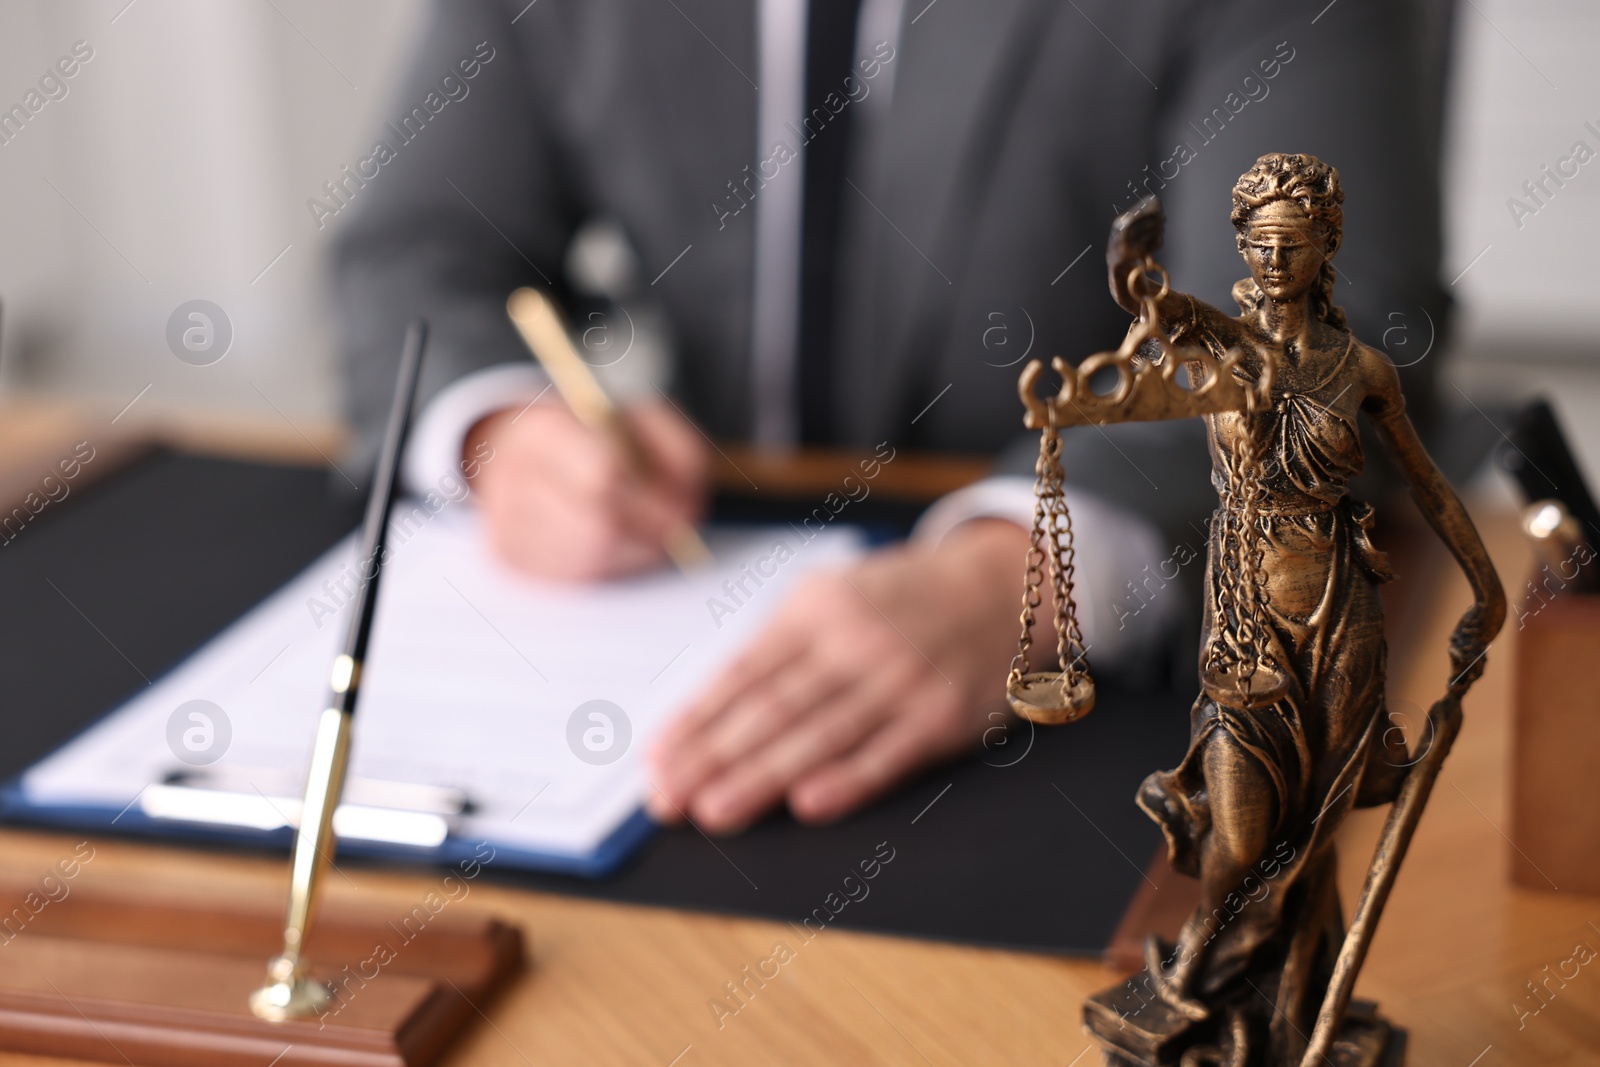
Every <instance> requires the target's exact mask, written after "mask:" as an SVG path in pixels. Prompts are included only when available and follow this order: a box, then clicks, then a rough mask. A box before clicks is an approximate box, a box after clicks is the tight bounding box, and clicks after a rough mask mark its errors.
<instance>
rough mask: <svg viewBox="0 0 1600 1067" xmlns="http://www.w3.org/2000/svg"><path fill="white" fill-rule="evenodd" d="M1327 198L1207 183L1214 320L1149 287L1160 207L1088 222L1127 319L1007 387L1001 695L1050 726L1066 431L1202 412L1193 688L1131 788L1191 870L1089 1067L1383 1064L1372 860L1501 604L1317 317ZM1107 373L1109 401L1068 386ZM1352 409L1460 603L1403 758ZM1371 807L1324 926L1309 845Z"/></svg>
mask: <svg viewBox="0 0 1600 1067" xmlns="http://www.w3.org/2000/svg"><path fill="white" fill-rule="evenodd" d="M1343 199H1344V193H1343V190H1342V189H1341V188H1340V186H1339V175H1338V172H1337V171H1336V170H1335V169H1334V168H1333V167H1331V166H1328V165H1327V164H1325V163H1322V162H1321V161H1319V160H1317V159H1315V158H1314V157H1311V156H1307V155H1289V154H1278V153H1274V154H1271V155H1266V156H1262V157H1261V158H1260V159H1259V160H1258V161H1257V162H1256V164H1255V166H1253V167H1252V168H1251V169H1250V170H1249V171H1247V172H1246V173H1245V174H1244V175H1243V176H1242V177H1240V179H1239V181H1238V183H1237V184H1236V185H1235V186H1234V189H1233V213H1232V221H1233V224H1234V227H1235V229H1236V230H1237V232H1238V243H1239V251H1240V253H1241V254H1242V255H1243V256H1244V259H1245V262H1246V264H1247V265H1248V266H1249V269H1250V277H1249V278H1246V279H1244V280H1243V281H1240V282H1238V283H1237V284H1236V285H1235V286H1234V289H1233V296H1234V299H1235V301H1236V302H1237V303H1238V305H1239V308H1240V314H1239V315H1238V317H1231V316H1228V315H1226V314H1224V313H1223V312H1222V311H1220V310H1218V309H1217V308H1214V307H1212V306H1210V305H1209V304H1206V303H1205V302H1204V301H1201V300H1197V299H1195V298H1194V297H1192V296H1188V295H1186V294H1183V293H1179V292H1174V291H1172V290H1171V289H1170V288H1169V286H1168V284H1167V279H1166V275H1165V272H1164V271H1162V270H1161V268H1160V267H1159V266H1158V265H1157V264H1156V262H1155V260H1154V258H1153V256H1154V253H1155V252H1156V250H1157V249H1158V248H1159V246H1160V243H1161V226H1162V215H1161V209H1160V206H1159V204H1157V203H1156V202H1155V201H1154V200H1149V201H1146V202H1145V203H1143V204H1141V205H1139V206H1138V207H1136V208H1134V209H1133V210H1131V211H1129V212H1127V213H1126V214H1124V215H1122V216H1120V217H1119V218H1118V219H1117V220H1116V222H1115V223H1114V224H1113V226H1112V230H1111V239H1110V243H1109V247H1108V249H1107V253H1106V258H1107V265H1108V268H1109V271H1110V282H1111V292H1112V295H1113V296H1114V297H1115V299H1116V301H1117V303H1118V304H1120V305H1121V306H1122V307H1123V308H1125V309H1127V310H1128V311H1129V312H1132V313H1134V314H1135V315H1137V316H1138V318H1137V320H1136V321H1135V323H1134V325H1133V327H1132V329H1131V330H1130V332H1129V335H1128V338H1127V340H1125V341H1124V343H1123V345H1122V346H1121V348H1120V349H1119V350H1118V351H1116V352H1113V353H1102V354H1099V355H1095V356H1091V357H1090V358H1089V359H1087V360H1085V361H1084V362H1083V363H1082V364H1080V365H1079V366H1078V367H1076V368H1074V367H1071V366H1069V365H1067V364H1066V363H1064V362H1063V361H1062V360H1060V359H1059V358H1057V359H1056V360H1055V361H1054V363H1053V366H1054V368H1055V370H1056V371H1057V373H1059V374H1060V375H1061V377H1062V381H1063V384H1062V386H1061V388H1060V390H1059V391H1058V392H1057V393H1055V394H1054V395H1052V396H1050V397H1047V398H1043V399H1041V398H1039V397H1038V396H1037V395H1036V394H1035V389H1034V386H1035V383H1036V382H1037V379H1038V377H1039V373H1040V371H1041V369H1042V368H1041V367H1040V366H1039V364H1038V362H1037V361H1034V362H1033V363H1031V364H1030V365H1029V366H1028V368H1027V369H1026V370H1025V371H1024V373H1023V375H1022V380H1021V382H1020V383H1019V390H1020V393H1021V395H1022V399H1023V402H1024V405H1025V406H1026V408H1027V416H1026V419H1025V423H1026V424H1027V425H1028V427H1029V428H1030V429H1034V430H1038V431H1039V432H1040V440H1041V447H1040V458H1039V464H1038V467H1037V472H1038V508H1037V511H1036V522H1035V530H1034V537H1033V542H1032V549H1031V550H1030V553H1029V557H1028V569H1027V579H1026V591H1025V594H1024V606H1023V613H1022V614H1023V637H1022V641H1021V647H1020V648H1019V651H1018V657H1017V659H1016V660H1015V661H1014V663H1013V666H1012V671H1011V675H1010V677H1009V678H1008V680H1007V681H1008V684H1007V693H1008V697H1009V698H1010V702H1011V704H1012V706H1013V708H1015V709H1016V710H1017V711H1018V713H1019V714H1021V715H1023V716H1024V717H1027V718H1029V719H1032V720H1033V721H1036V722H1066V721H1070V720H1071V719H1073V718H1076V717H1078V716H1080V715H1082V714H1085V713H1086V712H1087V711H1088V710H1089V709H1090V707H1092V705H1093V700H1094V690H1093V682H1092V681H1091V680H1090V679H1089V676H1088V668H1087V666H1086V664H1085V663H1084V662H1083V657H1082V654H1081V653H1082V651H1083V650H1082V648H1081V640H1080V637H1079V634H1078V632H1077V623H1076V619H1075V612H1074V605H1073V603H1072V592H1073V590H1072V585H1073V582H1072V578H1073V562H1074V561H1073V554H1072V543H1071V520H1070V516H1069V515H1067V513H1066V507H1065V503H1064V500H1063V497H1062V493H1061V484H1062V471H1061V466H1060V438H1059V433H1060V431H1062V430H1063V429H1065V428H1067V427H1070V426H1073V425H1105V424H1107V423H1111V422H1124V421H1138V420H1149V419H1163V418H1181V417H1190V416H1195V415H1198V416H1200V417H1202V418H1203V419H1204V420H1205V423H1206V427H1207V431H1208V438H1209V444H1210V453H1211V460H1212V481H1213V483H1214V485H1215V488H1216V490H1217V494H1218V498H1219V506H1218V508H1217V510H1216V512H1215V514H1214V516H1213V519H1212V522H1211V529H1210V535H1209V556H1208V561H1207V566H1206V574H1205V606H1204V612H1205V614H1204V619H1203V624H1202V633H1201V651H1200V695H1199V697H1198V698H1197V699H1196V701H1195V703H1194V706H1193V709H1192V711H1191V713H1190V742H1189V750H1188V753H1187V754H1186V755H1185V756H1184V758H1183V761H1182V762H1181V763H1180V764H1179V765H1178V767H1177V768H1176V769H1175V770H1171V771H1163V772H1158V773H1155V774H1152V775H1151V776H1150V777H1149V778H1147V779H1146V780H1145V782H1144V784H1143V785H1142V786H1141V788H1140V790H1139V794H1138V803H1139V806H1140V807H1142V808H1143V809H1144V810H1145V811H1146V812H1147V813H1149V815H1150V816H1151V818H1153V819H1154V820H1155V821H1156V822H1157V823H1158V824H1159V825H1160V827H1161V830H1162V832H1163V834H1164V835H1165V836H1166V839H1167V844H1168V850H1169V856H1170V859H1171V862H1172V866H1173V867H1174V868H1175V869H1176V870H1178V871H1180V872H1182V873H1184V874H1188V875H1191V876H1194V877H1197V878H1199V880H1200V891H1201V900H1200V904H1199V907H1198V908H1196V910H1195V912H1194V913H1193V914H1192V915H1191V916H1190V917H1189V919H1188V920H1187V922H1186V923H1185V924H1184V926H1183V929H1182V931H1181V932H1180V933H1179V935H1178V939H1177V943H1176V944H1166V943H1163V942H1161V941H1160V940H1159V939H1157V938H1155V937H1153V936H1152V937H1151V938H1150V940H1149V943H1148V944H1147V946H1146V966H1145V970H1144V971H1143V972H1141V973H1140V974H1139V975H1136V976H1135V977H1134V978H1133V979H1132V980H1130V981H1128V982H1126V983H1124V984H1122V985H1118V986H1114V987H1112V988H1110V989H1107V990H1104V991H1102V992H1100V993H1098V994H1096V995H1094V996H1093V997H1091V998H1090V999H1089V1000H1088V1002H1087V1003H1086V1005H1085V1008H1084V1017H1085V1023H1086V1025H1087V1026H1088V1028H1089V1030H1090V1032H1091V1033H1093V1034H1094V1035H1095V1036H1096V1037H1097V1038H1098V1039H1099V1040H1100V1041H1101V1043H1102V1045H1103V1046H1104V1052H1105V1057H1106V1062H1107V1063H1108V1064H1111V1065H1113V1067H1126V1065H1134V1064H1147V1065H1152V1067H1154V1065H1168V1064H1171V1065H1181V1067H1202V1065H1221V1064H1227V1065H1231V1067H1267V1065H1271V1067H1280V1065H1283V1067H1288V1065H1298V1067H1313V1065H1319V1064H1325V1065H1334V1067H1345V1065H1354V1064H1363V1065H1375V1064H1397V1063H1399V1062H1400V1061H1401V1059H1402V1058H1403V1055H1404V1039H1403V1036H1401V1032H1400V1031H1398V1030H1396V1029H1395V1028H1394V1027H1392V1026H1390V1024H1388V1023H1387V1022H1386V1021H1385V1020H1383V1019H1382V1018H1380V1017H1379V1016H1378V1015H1377V1014H1376V1011H1375V1009H1374V1008H1373V1007H1372V1005H1370V1004H1363V1003H1356V1004H1354V1005H1352V1003H1351V1000H1350V994H1351V989H1352V987H1353V985H1354V981H1355V976H1356V973H1357V971H1358V970H1359V969H1360V966H1361V962H1362V960H1363V958H1364V956H1365V953H1366V949H1367V946H1368V945H1369V944H1370V941H1371V937H1372V932H1373V928H1374V926H1375V924H1376V922H1377V919H1378V915H1379V913H1380V912H1381V910H1382V908H1383V904H1384V901H1385V900H1386V899H1387V896H1388V892H1389V889H1390V887H1391V886H1392V885H1393V880H1394V876H1395V873H1396V870H1397V868H1398V866H1399V864H1400V861H1401V859H1402V857H1403V855H1404V853H1405V849H1406V847H1407V845H1408V844H1409V842H1410V838H1411V835H1412V832H1413V831H1414V829H1415V827H1416V823H1417V819H1418V818H1419V817H1420V815H1421V813H1422V808H1423V806H1424V805H1425V804H1426V802H1427V797H1428V793H1429V790H1430V789H1431V787H1432V785H1433V782H1434V779H1435V778H1436V777H1437V774H1438V769H1439V765H1440V763H1441V762H1442V761H1443V759H1444V757H1445V755H1446V753H1447V752H1448V750H1449V747H1450V744H1451V741H1452V740H1453V738H1454V736H1455V733H1456V731H1457V730H1458V729H1459V726H1460V720H1461V708H1460V701H1461V696H1462V695H1463V694H1464V693H1465V692H1466V690H1467V688H1468V687H1469V686H1470V685H1471V684H1472V683H1473V682H1474V681H1475V680H1476V679H1477V678H1478V676H1479V675H1480V674H1481V673H1482V671H1483V665H1484V654H1485V651H1486V649H1487V646H1488V643H1489V641H1490V640H1491V639H1492V638H1493V637H1494V635H1495V634H1496V633H1497V632H1498V631H1499V629H1500V626H1501V623H1502V622H1503V621H1504V618H1505V597H1504V594H1503V592H1502V590H1501V587H1500V582H1499V579H1498V577H1497V576H1496V574H1495V571H1494V568H1493V566H1492V565H1491V564H1490V561H1489V557H1488V554H1487V553H1486V552H1485V551H1484V548H1483V543H1482V541H1481V540H1480V539H1479V537H1478V534H1477V531H1476V530H1475V529H1474V528H1473V525H1472V522H1471V520H1470V519H1469V518H1468V517H1467V513H1466V511H1465V509H1464V508H1463V507H1462V506H1461V503H1460V501H1459V500H1458V499H1457V498H1456V495H1455V493H1454V492H1452V490H1451V488H1450V486H1449V484H1448V483H1447V482H1446V481H1445V479H1444V477H1443V476H1442V475H1441V474H1440V473H1439V471H1438V468H1437V467H1435V466H1434V464H1433V461H1432V460H1431V459H1430V458H1429V457H1428V454H1427V452H1426V451H1425V450H1424V449H1423V446H1422V443H1421V441H1420V440H1419V439H1418V437H1417V433H1416V430H1415V429H1414V428H1413V427H1412V424H1411V421H1410V419H1409V418H1408V417H1407V416H1406V411H1405V400H1404V398H1403V397H1402V395H1401V392H1400V382H1399V378H1398V376H1397V374H1396V372H1395V369H1394V366H1393V365H1392V364H1391V363H1390V361H1389V360H1388V359H1387V358H1386V357H1385V356H1384V355H1383V354H1381V353H1379V352H1377V351H1375V350H1374V349H1372V348H1369V347H1368V346H1366V345H1364V344H1362V343H1361V342H1360V341H1358V340H1356V338H1355V337H1354V336H1352V335H1351V333H1350V330H1349V328H1348V326H1347V324H1346V321H1345V316H1344V312H1343V311H1342V310H1340V309H1339V308H1338V307H1336V306H1335V305H1334V303H1333V283H1334V277H1335V275H1334V269H1333V264H1332V259H1333V256H1334V254H1335V253H1336V252H1337V251H1338V248H1339V242H1340V237H1341V228H1342V223H1343V211H1342V209H1341V207H1340V204H1341V202H1342V201H1343ZM1107 368H1109V369H1110V370H1111V371H1114V372H1115V374H1116V376H1117V378H1118V380H1117V382H1116V384H1115V386H1114V387H1113V388H1112V389H1111V391H1110V392H1109V393H1106V392H1100V391H1096V390H1094V389H1091V387H1090V380H1091V379H1092V378H1094V377H1095V376H1096V375H1097V374H1100V375H1102V376H1103V375H1104V373H1105V372H1106V370H1107ZM1360 414H1365V415H1366V416H1367V417H1368V418H1369V419H1370V420H1371V421H1372V423H1373V425H1374V426H1375V427H1376V429H1377V431H1378V435H1379V437H1380V439H1381V440H1382V441H1383V443H1384V445H1385V446H1386V448H1387V449H1388V451H1389V452H1390V453H1391V454H1392V455H1393V457H1394V459H1395V460H1396V461H1397V464H1398V466H1399V468H1400V470H1401V472H1402V473H1403V474H1404V476H1405V478H1406V480H1407V481H1408V483H1409V485H1410V488H1411V490H1412V494H1413V496H1414V497H1415V499H1416V501H1417V503H1418V505H1419V506H1420V508H1421V510H1422V513H1423V515H1424V516H1425V517H1426V519H1427V521H1428V523H1429V524H1430V525H1431V526H1432V528H1433V529H1434V531H1435V532H1436V533H1437V534H1438V535H1439V537H1440V538H1441V539H1442V540H1443V541H1444V543H1445V544H1446V546H1447V547H1448V548H1449V549H1450V551H1451V553H1452V554H1453V555H1454V556H1455V558H1456V560H1457V561H1458V562H1459V563H1460V565H1461V568H1462V570H1463V571H1464V572H1465V573H1466V576H1467V580H1468V582H1469V583H1470V585H1471V588H1472V591H1473V595H1474V598H1475V602H1474V604H1473V605H1472V607H1471V608H1470V609H1469V610H1468V611H1467V612H1466V614H1465V615H1463V616H1462V618H1461V621H1460V623H1459V624H1458V625H1457V627H1456V629H1455V632H1454V634H1453V636H1452V638H1451V644H1450V656H1451V678H1450V680H1449V683H1448V686H1447V689H1446V693H1445V696H1444V697H1443V698H1441V699H1440V700H1439V701H1438V702H1437V703H1436V704H1435V705H1434V706H1433V708H1432V709H1431V711H1430V712H1429V722H1428V724H1427V728H1426V729H1425V730H1424V731H1423V732H1422V739H1423V740H1422V741H1419V743H1418V745H1417V746H1416V750H1415V751H1410V752H1408V751H1407V749H1406V745H1405V742H1404V740H1403V738H1401V737H1400V734H1399V731H1396V730H1392V729H1389V728H1387V725H1388V724H1387V720H1386V719H1385V715H1384V712H1385V701H1384V664H1385V643H1384V636H1383V613H1382V606H1381V604H1380V602H1379V597H1378V587H1379V585H1381V584H1382V583H1383V582H1385V581H1387V580H1389V579H1390V578H1391V577H1392V576H1391V575H1390V573H1389V571H1388V566H1387V562H1386V560H1385V557H1384V555H1383V553H1381V552H1379V551H1378V550H1377V549H1376V548H1375V547H1374V546H1373V544H1372V542H1371V540H1370V539H1369V536H1368V535H1369V531H1370V530H1371V528H1372V524H1373V512H1372V508H1371V507H1370V506H1369V505H1367V504H1365V503H1362V502H1360V501H1357V500H1356V499H1354V498H1353V497H1351V496H1350V494H1349V492H1348V490H1347V485H1348V483H1349V480H1350V479H1351V478H1352V477H1353V476H1355V475H1356V474H1357V473H1358V472H1359V471H1360V470H1361V468H1362V463H1363V457H1362V449H1361V439H1360V435H1359V433H1358V427H1357V417H1358V415H1360ZM1047 573H1048V576H1049V579H1050V584H1051V587H1052V591H1053V594H1054V595H1053V598H1052V599H1053V600H1054V616H1055V624H1056V633H1057V649H1056V652H1057V660H1058V663H1057V670H1054V671H1047V672H1029V669H1028V668H1029V663H1028V661H1029V647H1028V646H1029V644H1030V634H1029V631H1030V628H1031V626H1032V623H1033V616H1034V612H1035V610H1037V609H1039V608H1040V607H1041V605H1042V603H1043V600H1044V598H1043V595H1042V592H1043V589H1042V587H1043V585H1044V583H1045V578H1046V574H1047ZM1379 805H1390V812H1389V817H1388V820H1387V822H1386V824H1385V827H1384V831H1383V835H1382V838H1381V840H1380V843H1379V846H1378V849H1377V852H1376V854H1375V856H1374V859H1373V861H1372V864H1371V867H1370V868H1369V871H1368V876H1367V880H1366V884H1365V887H1364V888H1363V891H1362V894H1361V897H1360V898H1359V900H1358V902H1357V904H1356V906H1355V909H1354V911H1353V913H1352V915H1351V919H1350V922H1349V925H1348V927H1347V926H1346V923H1345V921H1344V916H1343V914H1342V911H1341V908H1340V905H1339V900H1338V894H1337V890H1336V886H1335V862H1336V859H1335V852H1334V833H1335V830H1336V829H1337V828H1338V826H1339V825H1340V823H1341V822H1343V820H1344V817H1345V816H1346V815H1347V814H1348V813H1349V812H1350V811H1351V810H1352V809H1353V808H1356V807H1368V806H1379Z"/></svg>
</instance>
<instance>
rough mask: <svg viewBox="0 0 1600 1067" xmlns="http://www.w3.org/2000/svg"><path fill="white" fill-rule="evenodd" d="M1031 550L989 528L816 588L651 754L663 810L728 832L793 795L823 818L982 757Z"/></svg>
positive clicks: (1019, 534) (1012, 534) (786, 610)
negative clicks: (921, 772) (971, 756)
mask: <svg viewBox="0 0 1600 1067" xmlns="http://www.w3.org/2000/svg"><path fill="white" fill-rule="evenodd" d="M1026 550H1027V533H1026V532H1025V531H1023V530H1022V529H1021V528H1019V527H1017V526H1014V525H1012V524H1010V523H1007V522H1002V521H998V520H981V521H977V522H971V523H967V524H965V525H963V526H960V527H958V528H957V529H956V530H954V531H953V532H952V533H951V534H950V535H949V536H948V537H947V538H946V539H945V540H944V542H943V543H942V544H941V545H940V546H939V547H938V548H937V549H932V548H927V547H923V546H906V547H896V548H891V549H886V550H884V551H881V552H877V553H875V554H873V555H872V556H870V557H869V558H868V559H866V560H865V561H863V562H862V563H860V564H858V565H856V566H854V567H852V568H849V569H847V570H843V571H837V572H833V573H829V574H822V575H816V576H813V577H811V578H809V579H807V580H806V582H805V583H804V584H803V585H802V586H801V587H800V588H798V589H797V590H796V591H795V594H794V595H793V596H792V597H791V598H790V600H789V601H788V603H786V604H784V605H783V606H782V607H781V608H780V609H779V611H778V614H777V616H776V617H775V618H774V619H773V621H772V622H771V623H770V624H769V625H768V626H767V627H766V629H765V631H764V632H763V633H762V635H761V636H760V637H759V638H757V640H756V641H755V643H754V644H753V645H752V647H751V648H750V649H749V650H748V651H747V652H746V653H745V654H744V655H742V656H741V657H740V658H739V659H738V660H737V661H736V662H735V663H734V664H733V665H732V666H731V667H729V669H728V670H727V671H726V672H725V673H724V674H723V675H722V677H721V678H719V679H718V680H717V681H716V682H715V683H713V685H712V686H711V688H710V689H709V690H708V691H707V692H706V693H705V694H704V695H703V696H702V697H701V698H700V700H698V701H697V702H696V703H695V704H693V705H692V706H691V707H689V708H688V709H687V711H686V712H685V713H684V714H683V715H682V716H681V717H680V718H678V719H677V720H676V721H674V722H673V723H672V724H671V725H670V726H668V728H667V729H666V731H665V732H664V733H663V734H662V736H661V737H660V738H659V739H658V740H657V742H656V744H655V745H654V746H653V748H652V751H651V757H650V758H651V762H652V764H653V766H654V774H655V780H656V784H657V789H656V790H655V791H652V794H651V796H650V800H649V809H650V812H651V814H652V815H654V816H655V817H657V818H658V819H660V820H662V821H666V822H673V821H677V820H678V819H679V818H681V817H684V816H687V817H688V818H690V819H693V820H694V822H695V824H696V825H698V826H700V827H701V828H702V829H704V830H708V831H711V832H721V833H726V832H729V831H733V830H737V829H739V828H741V827H744V826H746V825H748V824H749V823H750V822H751V821H753V820H754V819H756V818H757V817H759V816H760V815H762V814H764V813H765V812H766V811H767V810H768V809H770V808H771V807H773V806H774V805H775V804H777V803H779V802H780V801H782V800H784V799H785V798H787V800H788V802H789V808H790V810H791V811H793V812H794V814H795V816H796V818H799V819H802V820H804V821H806V822H826V821H828V820H831V819H836V818H838V817H840V816H841V815H844V814H845V813H847V812H849V811H851V810H852V809H854V808H857V807H859V806H861V805H862V804H864V803H866V802H867V801H869V800H871V799H873V798H874V797H876V796H878V795H879V794H881V793H883V792H884V791H885V790H887V789H888V788H890V787H891V786H892V785H894V784H895V783H897V782H899V781H901V780H902V779H904V778H906V777H907V776H909V775H910V774H912V773H913V772H915V771H916V770H918V769H920V768H922V767H924V766H926V765H928V764H931V763H933V762H935V761H937V760H940V759H944V758H947V757H949V756H952V755H955V754H956V753H959V752H960V751H962V750H963V749H965V748H968V747H969V746H971V745H972V744H973V743H974V742H975V741H977V740H978V738H979V737H980V736H981V735H982V732H983V729H984V727H985V726H986V725H992V724H991V723H989V722H988V720H987V719H986V718H985V714H984V713H985V711H986V710H989V709H987V708H985V707H984V705H985V703H986V702H988V701H991V700H993V699H995V698H999V697H1001V696H1002V695H1003V693H1004V685H1005V675H1006V669H1007V665H1008V664H1009V663H1010V660H1011V657H1012V655H1013V654H1014V652H1015V651H1016V641H1017V612H1018V608H1019V600H1018V586H1019V584H1020V582H1019V575H1020V568H1021V566H1022V560H1023V555H1024V553H1025V552H1026Z"/></svg>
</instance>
